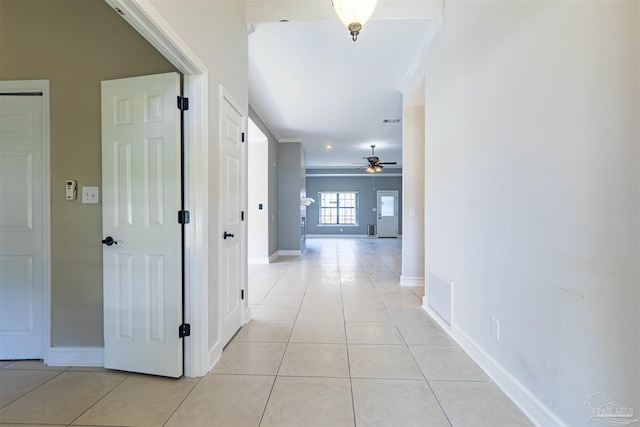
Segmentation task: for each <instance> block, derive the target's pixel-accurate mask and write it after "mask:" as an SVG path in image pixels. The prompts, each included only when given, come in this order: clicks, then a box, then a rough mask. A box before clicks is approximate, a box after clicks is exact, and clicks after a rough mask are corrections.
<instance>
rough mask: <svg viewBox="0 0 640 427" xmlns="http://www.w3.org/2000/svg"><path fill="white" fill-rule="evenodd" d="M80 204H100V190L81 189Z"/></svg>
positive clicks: (94, 188) (96, 188)
mask: <svg viewBox="0 0 640 427" xmlns="http://www.w3.org/2000/svg"><path fill="white" fill-rule="evenodd" d="M82 203H100V188H99V187H82Z"/></svg>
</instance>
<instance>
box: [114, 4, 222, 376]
mask: <svg viewBox="0 0 640 427" xmlns="http://www.w3.org/2000/svg"><path fill="white" fill-rule="evenodd" d="M105 1H106V3H107V4H109V6H111V7H112V8H113V9H115V10H116V12H118V13H119V14H120V15H121V16H122V18H123V19H124V20H126V21H127V22H128V23H129V25H131V26H132V27H133V28H134V29H135V30H136V31H138V33H140V35H142V36H143V37H144V38H145V39H146V40H147V41H148V42H149V43H150V44H151V45H152V46H153V47H154V48H156V50H158V52H160V53H161V54H162V55H163V56H164V57H165V58H166V59H167V60H169V62H171V63H172V64H173V65H174V66H175V67H176V68H177V69H178V71H180V72H181V73H182V74H183V79H184V88H183V96H185V97H187V98H189V111H188V113H187V114H186V116H187V117H188V119H187V120H185V152H184V153H185V154H184V157H185V163H186V164H188V165H189V167H188V168H187V170H186V171H185V206H186V208H187V209H188V210H189V211H190V212H191V218H190V219H191V221H190V223H189V227H186V228H185V247H184V250H185V264H184V268H185V280H186V284H185V289H184V295H185V309H184V318H185V322H186V323H190V324H192V325H197V327H194V328H192V329H191V336H190V337H185V338H184V340H185V343H184V375H185V376H187V377H200V376H204V375H206V374H207V372H208V371H209V364H208V352H209V349H208V347H207V339H208V335H209V326H208V325H209V322H208V313H207V306H206V302H207V301H208V299H209V289H208V283H209V277H210V272H209V268H208V262H207V259H208V253H209V250H208V243H207V239H206V237H207V236H208V229H209V225H208V222H207V218H208V205H207V199H206V195H207V194H208V190H209V188H208V181H209V179H208V174H209V173H208V169H207V159H208V151H209V149H208V141H209V132H208V126H207V113H208V102H207V93H208V69H207V67H206V66H205V65H204V64H203V63H202V62H201V61H200V59H198V57H197V56H196V54H195V53H193V51H192V50H191V49H190V48H189V47H188V46H187V45H186V44H185V42H184V41H183V40H182V39H181V38H180V36H178V34H177V33H176V32H175V30H174V29H173V28H171V26H170V25H169V24H168V23H167V22H166V21H165V20H164V18H163V17H162V16H161V15H160V14H159V13H158V11H157V10H156V9H155V8H154V7H153V6H152V5H151V4H150V3H149V2H148V0H136V1H131V0H105ZM214 274H215V272H214Z"/></svg>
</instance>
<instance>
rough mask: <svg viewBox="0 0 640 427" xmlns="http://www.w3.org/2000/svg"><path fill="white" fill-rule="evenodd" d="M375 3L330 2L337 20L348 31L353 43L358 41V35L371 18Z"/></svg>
mask: <svg viewBox="0 0 640 427" xmlns="http://www.w3.org/2000/svg"><path fill="white" fill-rule="evenodd" d="M376 3H377V0H331V4H332V5H333V8H334V9H335V10H336V13H337V14H338V18H340V20H341V21H342V23H343V24H344V25H346V26H347V28H348V29H349V32H350V33H351V38H352V39H353V41H356V40H358V34H360V30H361V29H362V27H363V26H364V24H366V23H367V21H368V20H369V18H371V15H372V14H373V10H374V9H375V8H376Z"/></svg>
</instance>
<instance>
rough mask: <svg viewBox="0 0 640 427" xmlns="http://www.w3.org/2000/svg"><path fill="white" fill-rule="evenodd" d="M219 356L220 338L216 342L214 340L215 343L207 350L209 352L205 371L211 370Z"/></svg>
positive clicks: (220, 353)
mask: <svg viewBox="0 0 640 427" xmlns="http://www.w3.org/2000/svg"><path fill="white" fill-rule="evenodd" d="M221 357H222V345H220V340H218V342H216V344H215V345H214V346H213V347H211V349H210V350H209V354H208V356H207V367H208V368H207V372H209V371H211V370H212V369H213V367H214V366H216V363H218V361H219V360H220V358H221Z"/></svg>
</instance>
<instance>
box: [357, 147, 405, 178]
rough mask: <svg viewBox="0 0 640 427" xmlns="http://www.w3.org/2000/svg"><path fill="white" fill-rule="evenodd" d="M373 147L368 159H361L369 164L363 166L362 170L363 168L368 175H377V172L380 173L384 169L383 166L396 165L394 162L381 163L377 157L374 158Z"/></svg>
mask: <svg viewBox="0 0 640 427" xmlns="http://www.w3.org/2000/svg"><path fill="white" fill-rule="evenodd" d="M375 148H376V146H375V145H372V146H371V156H369V157H363V159H365V160H366V161H367V162H369V164H368V165H367V166H363V168H365V170H366V171H367V172H369V173H377V172H382V169H383V168H384V166H383V165H395V164H397V163H396V162H381V161H380V158H379V157H378V156H376V153H375V151H374V150H375Z"/></svg>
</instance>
